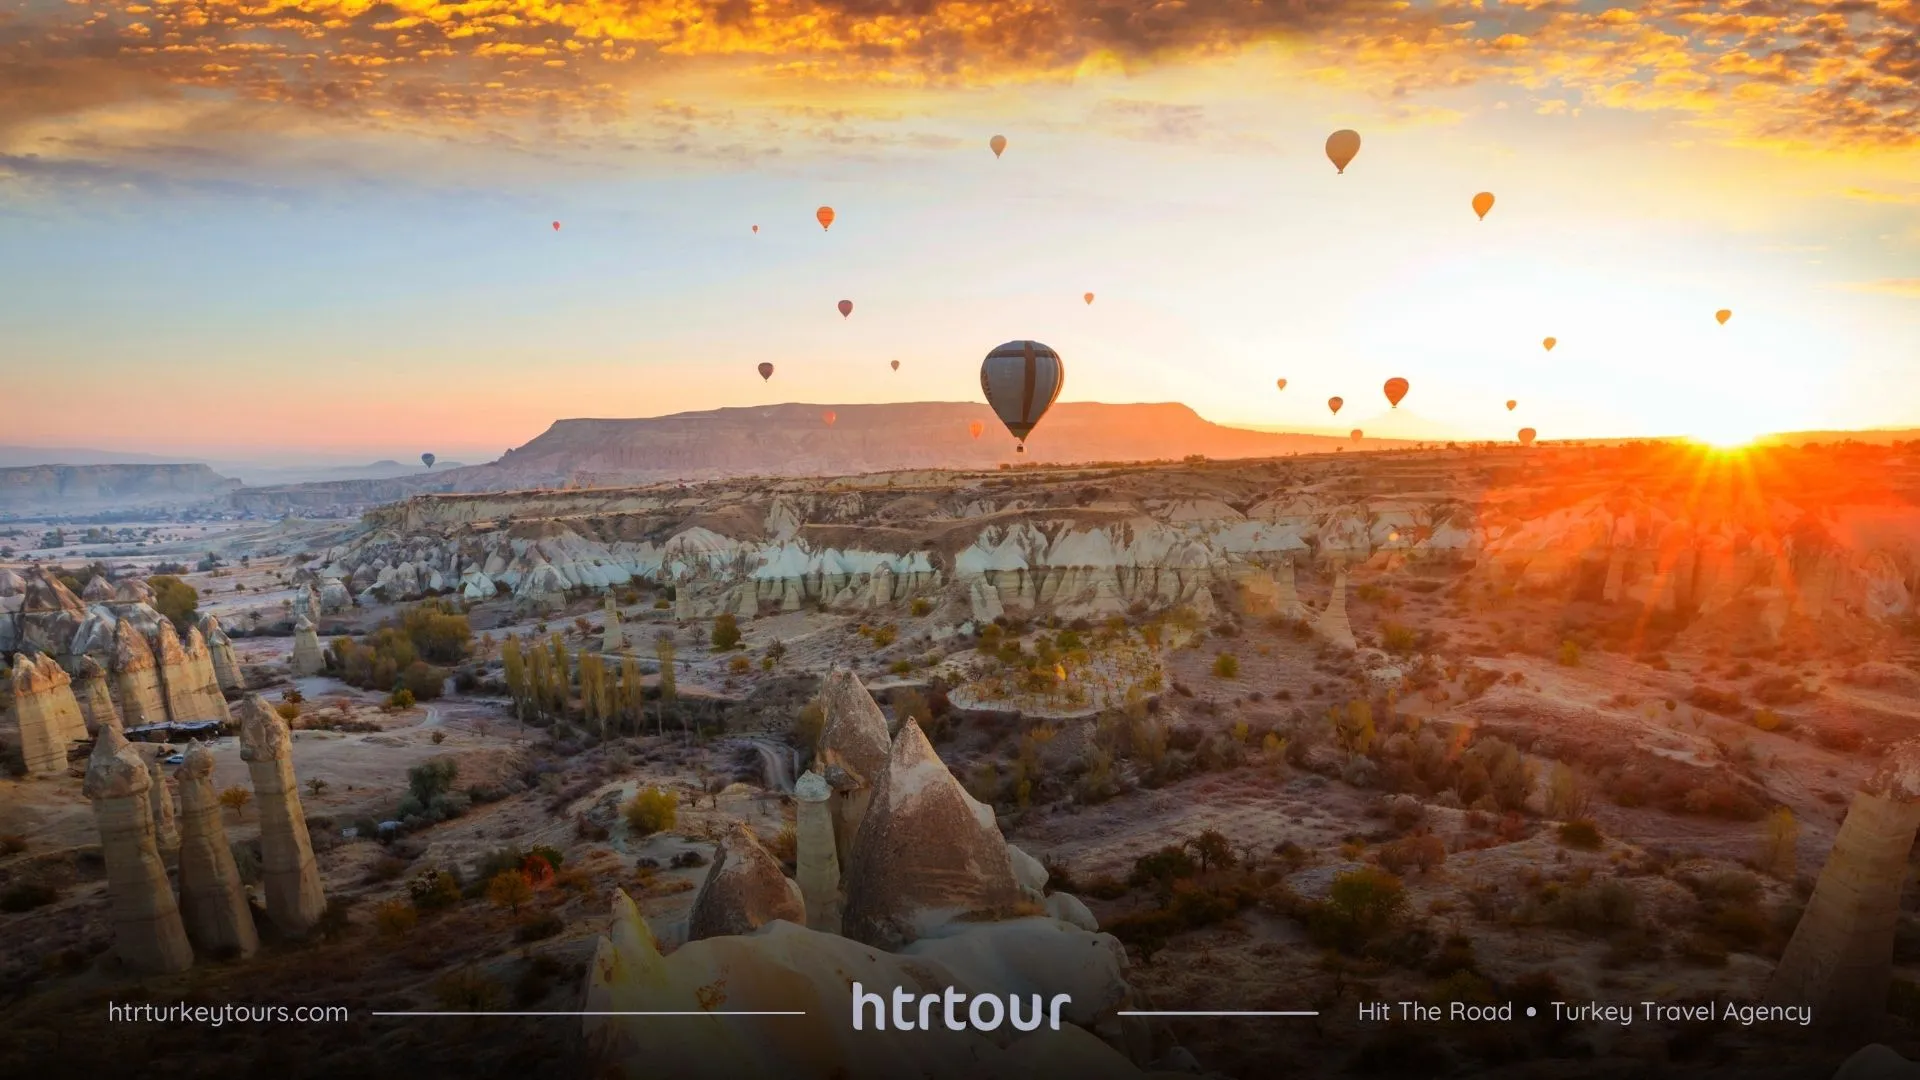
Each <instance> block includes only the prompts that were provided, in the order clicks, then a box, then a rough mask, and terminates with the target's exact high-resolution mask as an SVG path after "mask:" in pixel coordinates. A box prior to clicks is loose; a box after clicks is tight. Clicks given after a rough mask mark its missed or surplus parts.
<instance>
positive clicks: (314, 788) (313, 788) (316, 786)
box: [307, 776, 327, 799]
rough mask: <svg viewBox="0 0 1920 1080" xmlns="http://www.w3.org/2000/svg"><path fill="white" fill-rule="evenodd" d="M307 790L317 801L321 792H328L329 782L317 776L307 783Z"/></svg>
mask: <svg viewBox="0 0 1920 1080" xmlns="http://www.w3.org/2000/svg"><path fill="white" fill-rule="evenodd" d="M307 790H308V791H309V792H311V793H312V795H313V797H314V798H316V799H317V798H319V797H320V793H321V792H323V791H325V790H327V782H326V781H325V780H322V779H320V778H319V777H317V776H316V777H314V778H313V779H311V780H309V781H307Z"/></svg>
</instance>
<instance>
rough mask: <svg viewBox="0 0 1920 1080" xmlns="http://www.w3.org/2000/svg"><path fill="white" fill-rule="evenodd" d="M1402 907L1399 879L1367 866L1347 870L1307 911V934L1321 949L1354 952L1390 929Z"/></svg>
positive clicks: (1403, 898)
mask: <svg viewBox="0 0 1920 1080" xmlns="http://www.w3.org/2000/svg"><path fill="white" fill-rule="evenodd" d="M1406 903H1407V894H1406V888H1405V887H1404V886H1402V885H1401V884H1400V879H1399V878H1397V877H1394V876H1393V875H1392V874H1389V873H1387V872H1386V871H1384V870H1377V869H1375V868H1373V867H1371V866H1366V867H1361V868H1360V869H1358V870H1349V871H1347V872H1346V873H1344V874H1341V875H1340V876H1339V877H1336V878H1334V879H1333V888H1332V889H1331V890H1330V891H1329V892H1328V894H1327V898H1326V899H1325V900H1323V901H1321V902H1320V903H1318V904H1315V905H1313V906H1312V908H1310V909H1309V912H1308V917H1307V931H1308V933H1309V934H1311V935H1312V937H1313V939H1314V941H1316V942H1317V943H1319V944H1321V945H1326V946H1329V947H1332V948H1336V949H1341V950H1343V951H1346V952H1354V951H1357V950H1358V949H1360V948H1361V947H1362V946H1364V945H1365V944H1366V943H1367V942H1368V941H1370V940H1372V939H1373V938H1374V937H1376V936H1378V935H1379V934H1381V933H1382V932H1384V931H1385V930H1386V929H1387V928H1388V927H1389V926H1391V925H1393V922H1394V920H1395V919H1397V918H1398V917H1399V915H1400V912H1401V911H1402V910H1403V909H1404V908H1405V907H1406Z"/></svg>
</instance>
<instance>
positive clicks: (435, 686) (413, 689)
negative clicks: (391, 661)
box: [400, 660, 447, 708]
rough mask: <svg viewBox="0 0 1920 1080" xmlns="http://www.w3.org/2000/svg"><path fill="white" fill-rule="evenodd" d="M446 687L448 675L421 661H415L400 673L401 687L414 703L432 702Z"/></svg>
mask: <svg viewBox="0 0 1920 1080" xmlns="http://www.w3.org/2000/svg"><path fill="white" fill-rule="evenodd" d="M446 685H447V673H446V672H445V671H442V670H441V669H439V668H437V667H434V666H433V665H431V664H428V663H426V662H424V661H421V660H415V661H414V662H413V663H411V664H408V665H407V666H406V669H405V670H403V671H401V672H400V686H401V687H402V688H404V689H405V690H406V691H407V693H408V694H409V695H411V696H412V698H413V700H414V701H432V700H434V699H435V698H437V697H439V696H440V694H441V692H442V691H443V690H445V689H446ZM406 707H407V706H401V708H406Z"/></svg>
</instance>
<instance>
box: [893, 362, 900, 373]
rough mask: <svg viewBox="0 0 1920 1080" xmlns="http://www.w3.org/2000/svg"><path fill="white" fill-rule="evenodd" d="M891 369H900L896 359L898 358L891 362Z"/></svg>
mask: <svg viewBox="0 0 1920 1080" xmlns="http://www.w3.org/2000/svg"><path fill="white" fill-rule="evenodd" d="M893 370H895V371H899V370H900V361H898V360H895V361H894V362H893Z"/></svg>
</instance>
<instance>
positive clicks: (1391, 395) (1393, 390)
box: [1385, 379, 1407, 409]
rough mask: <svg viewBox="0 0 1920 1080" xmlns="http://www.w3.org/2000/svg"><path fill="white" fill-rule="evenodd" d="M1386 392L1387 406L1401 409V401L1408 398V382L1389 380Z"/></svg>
mask: <svg viewBox="0 0 1920 1080" xmlns="http://www.w3.org/2000/svg"><path fill="white" fill-rule="evenodd" d="M1385 390H1386V391H1387V404H1389V405H1391V406H1393V407H1394V408H1396V409H1397V408H1399V407H1400V399H1401V398H1403V397H1406V396H1407V380H1405V379H1388V380H1387V385H1386V387H1385Z"/></svg>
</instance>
